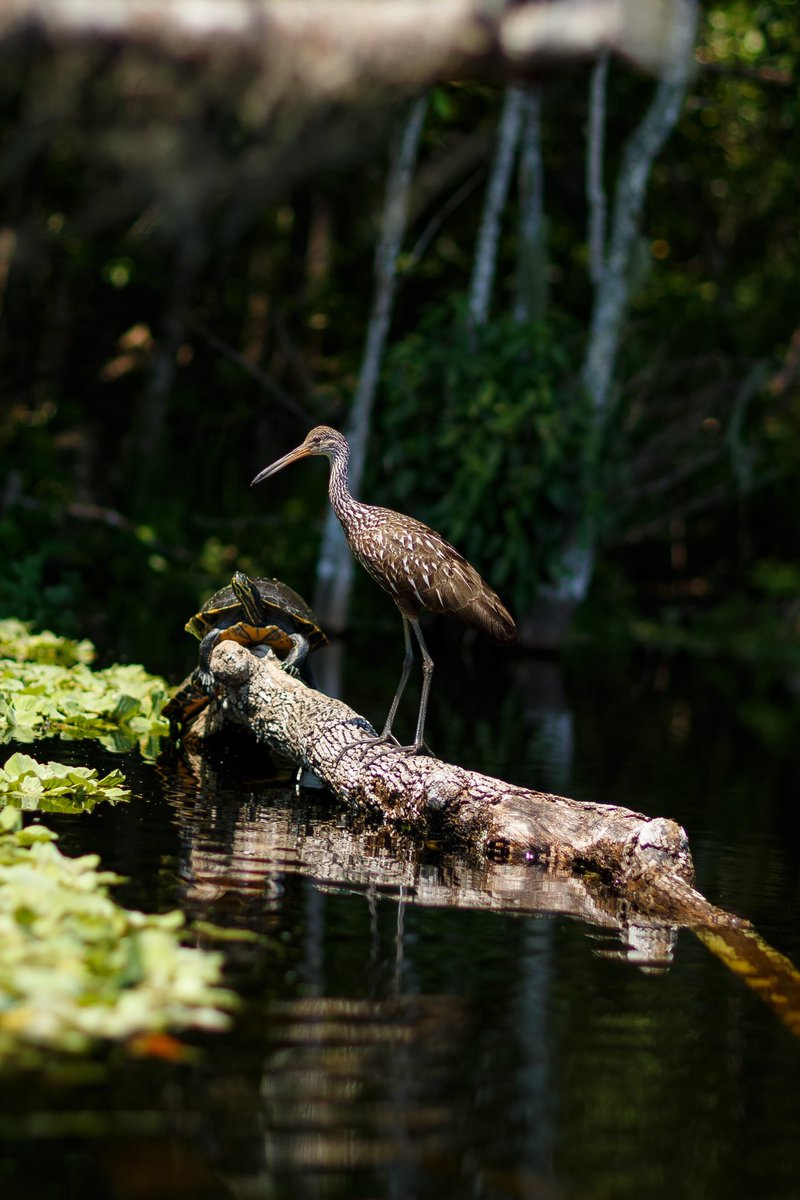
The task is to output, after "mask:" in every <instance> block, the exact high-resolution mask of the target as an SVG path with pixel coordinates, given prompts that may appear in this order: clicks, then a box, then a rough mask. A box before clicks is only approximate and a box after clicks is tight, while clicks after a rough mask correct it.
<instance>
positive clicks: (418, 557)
mask: <svg viewBox="0 0 800 1200" xmlns="http://www.w3.org/2000/svg"><path fill="white" fill-rule="evenodd" d="M383 534H384V541H383V548H382V549H383V552H382V553H381V556H380V562H379V563H378V562H376V563H374V564H371V565H370V564H367V563H366V562H365V563H364V565H365V566H366V567H367V570H368V571H370V574H372V575H373V577H374V578H375V579H377V581H378V582H379V583H380V584H381V585H382V586H383V587H385V588H386V589H387V590H388V591H389V592H390V594H391V595H392V596H394V598H395V601H396V603H397V604H398V605H399V607H400V608H401V610H403V609H404V608H405V610H406V612H407V615H415V610H416V612H419V611H420V610H421V609H427V610H428V611H429V612H433V613H442V614H444V615H445V616H450V617H456V618H457V619H459V620H461V621H464V622H465V623H466V624H467V625H472V626H474V627H475V628H477V629H482V630H484V632H486V633H488V634H489V635H490V636H491V637H494V638H496V639H497V640H498V641H501V642H507V641H511V640H513V638H514V637H515V636H516V629H515V626H514V622H513V620H512V618H511V616H510V614H509V613H508V611H507V609H506V608H505V606H504V605H503V603H502V601H501V600H500V598H499V597H498V596H497V595H495V593H494V592H493V591H492V589H491V588H490V587H489V585H488V584H487V583H485V582H484V580H483V579H482V578H481V576H480V575H479V574H478V572H477V571H476V570H475V568H474V567H473V566H471V565H470V563H468V562H467V560H466V559H465V558H464V556H463V555H462V554H460V553H459V552H458V550H456V549H455V547H453V546H451V545H450V543H449V542H447V541H445V539H444V538H443V537H442V536H441V534H439V533H437V532H436V531H435V530H434V529H430V528H429V527H428V526H427V525H423V524H422V522H420V521H414V520H412V519H411V518H409V517H403V518H402V519H401V521H399V522H397V523H396V524H394V523H388V522H387V524H385V525H384V528H383Z"/></svg>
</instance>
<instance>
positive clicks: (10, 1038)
mask: <svg viewBox="0 0 800 1200" xmlns="http://www.w3.org/2000/svg"><path fill="white" fill-rule="evenodd" d="M55 840H56V835H55V834H54V833H53V832H52V831H51V830H49V829H47V828H46V827H44V826H42V825H29V826H28V827H27V828H24V829H23V828H22V827H21V814H20V813H18V812H16V811H14V810H13V809H10V808H7V809H5V810H4V811H2V812H0V1070H8V1069H13V1068H19V1067H21V1066H39V1065H44V1064H45V1063H46V1061H47V1054H44V1053H43V1052H45V1051H46V1052H47V1053H48V1054H49V1053H52V1052H54V1051H59V1052H62V1053H67V1054H85V1053H86V1052H88V1051H90V1050H92V1049H93V1048H94V1047H95V1046H96V1045H98V1044H99V1043H100V1042H102V1041H108V1040H113V1041H125V1042H128V1041H130V1042H131V1044H134V1043H135V1041H136V1039H141V1038H142V1037H146V1036H148V1035H156V1034H161V1033H166V1032H167V1031H172V1030H178V1029H185V1028H188V1027H196V1028H200V1029H206V1030H218V1029H224V1028H226V1027H227V1025H228V1023H229V1020H230V1018H229V1015H228V1011H227V1010H229V1009H231V1008H232V1007H233V1005H234V1003H235V998H234V996H233V994H232V993H231V992H229V991H227V990H226V989H224V988H222V987H221V986H220V979H221V973H222V955H221V954H219V953H216V952H210V951H206V950H200V949H194V948H192V947H188V946H184V945H182V944H181V941H180V935H181V928H182V925H183V916H182V914H181V913H179V912H171V913H166V914H163V915H159V916H150V915H146V914H144V913H140V912H133V911H130V910H128V909H125V908H122V907H121V906H120V905H118V904H116V903H115V902H114V901H113V900H112V899H111V897H110V895H109V888H110V886H111V885H113V884H115V883H117V882H119V877H118V876H117V875H114V874H113V873H111V872H108V871H101V870H98V865H99V860H98V857H97V855H94V854H87V855H84V856H82V857H80V858H68V857H67V856H65V855H63V854H62V853H61V852H60V851H59V850H58V848H57V847H56V845H55Z"/></svg>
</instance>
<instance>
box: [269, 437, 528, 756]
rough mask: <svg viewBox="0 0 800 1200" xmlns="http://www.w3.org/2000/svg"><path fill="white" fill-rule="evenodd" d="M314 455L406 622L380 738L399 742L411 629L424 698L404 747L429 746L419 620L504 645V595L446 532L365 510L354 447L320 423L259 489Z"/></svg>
mask: <svg viewBox="0 0 800 1200" xmlns="http://www.w3.org/2000/svg"><path fill="white" fill-rule="evenodd" d="M311 454H321V455H324V456H325V457H326V458H327V459H328V461H329V463H330V479H329V482H328V494H329V496H330V499H331V504H332V505H333V510H334V512H335V513H336V516H337V517H338V518H339V520H340V522H341V524H342V528H343V529H344V532H345V536H346V537H347V541H348V542H349V544H350V549H351V550H352V551H353V554H354V555H355V557H356V558H357V559H358V561H359V562H360V563H361V565H362V566H363V567H364V568H365V569H366V570H367V571H368V572H369V574H370V575H371V576H372V578H373V579H374V580H375V581H376V583H379V584H380V585H381V587H382V588H384V589H385V590H386V591H387V592H388V593H389V595H390V596H391V597H392V599H393V600H394V602H395V604H396V605H397V607H398V608H399V609H400V615H401V616H402V618H403V634H404V637H405V645H406V653H405V658H404V659H403V670H402V674H401V675H400V683H399V684H398V687H397V691H396V692H395V696H394V699H393V700H392V705H391V708H390V709H389V715H388V717H387V718H386V724H385V725H384V727H383V732H382V733H381V735H380V739H379V740H381V741H390V740H393V739H392V736H391V735H392V724H393V722H394V718H395V714H396V713H397V706H398V704H399V703H400V697H401V695H402V694H403V689H404V687H405V686H406V683H407V681H408V676H409V672H410V671H411V664H412V661H413V657H414V655H413V650H412V645H411V635H410V632H409V626H410V627H411V629H413V630H414V634H415V635H416V639H417V641H418V643H419V648H420V652H421V654H422V670H423V680H422V695H421V698H420V706H419V715H418V717H417V729H416V734H415V736H414V742H413V744H412V745H411V746H407V747H404V749H407V750H413V751H415V752H416V751H418V750H420V749H421V748H422V744H423V742H422V737H423V731H424V729H425V710H426V708H427V706H428V693H429V691H430V686H431V674H432V672H433V660H432V659H431V656H430V654H429V653H428V648H427V646H426V645H425V641H424V639H423V637H422V630H421V629H420V627H419V616H420V613H421V612H422V611H423V609H428V610H429V611H430V612H434V613H444V614H445V615H446V616H450V617H458V618H459V619H460V620H462V621H464V622H465V623H466V624H467V625H472V626H474V627H475V628H476V629H482V630H483V631H484V632H485V633H488V634H490V635H491V637H493V638H494V639H495V641H498V642H511V641H513V640H514V638H515V637H516V628H515V626H514V622H513V620H512V618H511V615H510V614H509V613H508V612H507V611H506V608H505V607H504V605H503V604H502V602H501V601H500V599H499V597H498V596H496V595H495V593H494V592H493V591H492V589H491V588H490V587H488V586H487V585H486V584H485V583H484V581H483V580H482V579H481V577H480V575H479V574H478V572H477V571H476V570H475V568H474V567H471V566H470V564H469V563H468V562H467V560H466V559H465V558H463V557H462V556H461V555H460V554H459V553H458V551H457V550H454V549H453V547H452V546H451V545H450V544H449V543H448V542H446V541H445V540H444V538H443V537H441V535H440V534H438V533H436V532H435V531H434V530H433V529H429V528H428V526H427V525H423V524H422V522H421V521H415V520H414V518H413V517H407V516H404V515H403V514H402V513H396V512H392V510H391V509H389V508H379V507H377V506H376V505H374V504H362V503H361V502H360V501H358V500H355V499H354V498H353V497H352V496H351V495H350V492H349V491H348V488H347V464H348V461H349V458H350V448H349V446H348V445H347V442H346V441H345V439H344V438H343V437H342V435H341V434H340V433H337V432H336V430H335V429H329V428H328V426H327V425H318V426H317V428H316V429H312V430H311V432H310V433H309V434H308V436H307V437H306V439H305V441H304V442H303V443H302V445H300V446H298V447H297V448H296V449H295V450H291V451H290V452H289V453H288V454H285V455H284V456H283V458H279V459H278V461H277V462H274V463H273V464H272V466H269V467H265V469H264V470H263V471H261V472H259V474H258V475H256V477H255V479H254V480H253V483H254V484H255V483H260V482H261V481H262V479H267V478H269V476H270V475H274V474H275V473H276V472H277V471H280V470H282V469H283V467H286V466H288V465H289V463H292V462H295V461H296V460H297V459H298V458H306V457H307V456H308V455H311Z"/></svg>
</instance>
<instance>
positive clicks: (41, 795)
mask: <svg viewBox="0 0 800 1200" xmlns="http://www.w3.org/2000/svg"><path fill="white" fill-rule="evenodd" d="M124 783H125V776H124V775H123V774H122V772H121V771H109V773H108V775H104V776H103V777H102V778H100V776H99V775H98V774H97V771H96V770H95V769H94V768H93V767H75V766H69V765H67V764H65V763H59V762H48V763H40V762H37V761H36V759H35V758H31V757H30V755H28V754H20V753H17V754H12V755H11V757H10V758H9V759H7V761H6V762H5V764H4V766H2V767H0V805H11V806H13V807H14V808H20V809H24V810H32V809H38V810H40V811H43V812H89V811H91V809H93V808H94V806H95V805H96V804H97V803H98V801H100V800H106V801H108V802H109V803H111V804H115V803H116V802H117V801H118V800H128V799H129V798H130V790H129V789H128V788H126V787H124V786H123V785H124Z"/></svg>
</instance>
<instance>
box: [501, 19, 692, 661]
mask: <svg viewBox="0 0 800 1200" xmlns="http://www.w3.org/2000/svg"><path fill="white" fill-rule="evenodd" d="M676 13H677V14H678V15H677V17H676V20H675V22H674V25H673V30H672V40H671V50H672V53H671V56H670V58H669V60H668V65H667V67H666V68H665V71H664V74H663V77H662V79H661V81H660V83H659V84H658V86H657V88H656V92H655V96H654V97H653V101H652V103H651V105H650V108H649V109H648V111H647V113H646V114H645V116H644V118H643V120H642V122H641V124H640V125H639V126H638V128H637V129H636V130H635V131H634V133H633V134H632V135H631V137H630V138H629V140H628V143H627V145H626V147H625V150H624V153H623V156H622V162H621V165H620V169H619V174H618V176H617V182H616V187H615V189H614V205H613V211H612V221H611V233H610V238H609V245H608V251H607V253H605V254H604V255H603V260H602V261H603V267H602V271H601V273H600V276H599V284H598V286H597V287H596V289H595V299H594V305H593V308H592V316H591V322H590V329H589V340H588V345H587V349H586V356H585V359H584V365H583V370H582V381H583V386H584V388H585V389H586V392H587V393H588V395H589V397H590V398H591V401H592V405H593V408H594V413H595V421H596V422H597V425H598V426H599V427H600V429H602V428H603V426H604V425H605V423H606V422H607V420H608V414H609V409H610V406H611V399H612V384H613V379H614V370H615V367H616V361H617V353H618V350H619V345H620V340H621V337H622V329H623V323H624V320H625V317H626V315H627V311H628V306H629V303H630V296H631V289H632V279H631V273H630V266H631V259H632V254H633V250H634V248H635V244H636V238H637V235H638V231H639V222H640V219H641V214H642V209H643V207H644V201H645V189H646V187H647V181H648V179H649V177H650V171H651V169H652V166H653V163H654V161H655V158H656V156H657V155H658V153H659V152H660V150H661V148H662V147H663V145H664V142H665V141H666V139H667V136H668V135H669V133H670V131H671V130H672V129H673V128H674V126H675V124H676V122H677V120H678V117H679V116H680V111H681V106H682V103H683V99H684V96H685V94H686V88H687V85H688V82H689V78H690V71H691V65H692V62H693V57H692V47H693V45H694V35H695V29H696V24H697V2H696V0H687V3H686V4H685V5H681V6H680V7H678V8H676ZM600 80H601V81H602V76H600ZM594 87H595V89H597V87H598V81H597V76H596V77H595V81H594ZM597 219H598V214H597V213H595V220H597ZM598 441H599V439H598ZM596 542H597V529H596V528H595V524H594V519H593V517H592V515H591V514H589V513H587V514H585V516H584V517H583V519H582V521H580V522H579V523H578V524H576V526H575V527H574V528H573V530H572V532H571V534H570V535H569V536H568V537H567V538H566V540H565V542H564V545H563V546H562V548H561V552H560V554H559V555H558V556H557V565H556V568H555V571H554V574H555V579H554V581H553V583H552V584H550V585H548V586H546V587H544V588H543V589H542V591H541V593H540V601H539V603H538V604H537V606H536V607H535V609H534V611H532V612H531V614H529V616H528V618H527V619H523V620H522V621H521V623H520V626H521V637H522V638H523V639H524V640H526V641H527V642H528V643H529V644H537V645H542V644H544V645H553V644H557V642H558V640H559V638H560V637H563V634H564V632H565V631H566V628H567V626H568V624H569V621H570V618H571V616H572V613H573V612H574V610H575V608H576V607H577V606H578V604H580V603H581V601H582V600H583V599H584V598H585V596H586V593H587V591H588V589H589V584H590V583H591V579H592V574H593V572H594V563H595V554H596Z"/></svg>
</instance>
